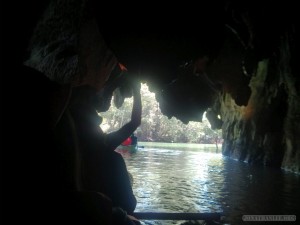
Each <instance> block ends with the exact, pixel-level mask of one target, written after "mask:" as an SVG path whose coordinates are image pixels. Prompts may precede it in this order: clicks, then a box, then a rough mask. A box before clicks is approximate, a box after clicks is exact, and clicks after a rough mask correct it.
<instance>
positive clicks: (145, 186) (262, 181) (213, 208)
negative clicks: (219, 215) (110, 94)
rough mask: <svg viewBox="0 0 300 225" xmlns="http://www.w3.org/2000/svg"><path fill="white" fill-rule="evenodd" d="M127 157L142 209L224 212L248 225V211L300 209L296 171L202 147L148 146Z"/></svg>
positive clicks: (231, 219) (291, 211) (290, 211)
mask: <svg viewBox="0 0 300 225" xmlns="http://www.w3.org/2000/svg"><path fill="white" fill-rule="evenodd" d="M124 158H125V161H126V164H127V168H128V170H129V171H130V172H131V173H132V175H133V177H134V185H133V189H134V192H135V195H136V197H137V200H138V204H137V208H136V211H140V212H223V213H224V215H225V220H224V221H223V223H224V224H225V223H229V224H241V223H243V224H247V223H245V222H242V220H241V218H242V215H244V214H248V215H257V214H272V215H274V214H279V215H282V214H295V215H296V214H297V213H299V207H298V203H297V201H299V199H300V190H299V176H296V175H294V174H290V173H285V172H283V171H281V170H276V169H272V168H265V167H259V166H249V165H248V164H245V163H241V162H237V161H233V160H230V159H227V158H225V157H223V156H222V155H221V154H214V153H207V152H201V151H186V150H185V151H182V150H170V149H155V148H145V149H140V150H139V151H138V152H137V153H136V154H134V155H132V156H130V155H127V156H124ZM146 222H147V223H148V224H180V223H182V221H172V222H171V221H146Z"/></svg>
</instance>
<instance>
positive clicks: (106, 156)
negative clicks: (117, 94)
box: [70, 82, 142, 214]
mask: <svg viewBox="0 0 300 225" xmlns="http://www.w3.org/2000/svg"><path fill="white" fill-rule="evenodd" d="M114 88H115V86H114V85H107V86H106V87H105V88H104V89H103V90H102V95H99V93H97V91H96V90H95V89H93V88H91V87H90V86H84V87H78V88H75V89H74V91H73V97H72V99H71V103H70V112H71V114H72V116H73V118H74V121H75V126H76V130H77V131H78V137H79V146H80V149H81V156H82V166H81V168H82V182H83V184H82V186H83V189H84V190H88V191H95V192H101V193H103V194H105V195H106V196H108V197H109V198H110V199H111V200H112V204H113V207H120V208H122V209H124V210H125V211H126V212H127V213H128V214H132V213H133V211H134V209H135V207H136V198H135V196H134V194H133V191H132V187H131V184H130V178H129V175H128V172H127V168H126V165H125V162H124V159H123V157H122V156H121V155H120V154H119V153H117V152H115V151H114V150H115V149H116V148H117V146H119V145H120V144H121V143H122V142H123V141H124V140H125V139H126V138H128V137H129V136H130V134H132V133H133V132H134V131H135V130H136V128H137V127H138V126H139V125H140V123H141V108H142V104H141V96H140V84H137V83H134V82H132V94H133V99H134V101H133V108H132V115H131V121H130V122H128V123H127V124H125V125H124V126H123V127H122V128H120V129H119V130H118V131H115V132H112V133H104V132H103V131H102V130H101V128H100V126H99V125H100V124H101V120H102V118H101V117H100V116H99V115H98V112H100V111H105V110H107V108H108V106H109V104H110V102H109V101H107V99H111V96H112V94H113V90H114ZM104 94H105V96H103V95H104ZM105 100H106V101H105Z"/></svg>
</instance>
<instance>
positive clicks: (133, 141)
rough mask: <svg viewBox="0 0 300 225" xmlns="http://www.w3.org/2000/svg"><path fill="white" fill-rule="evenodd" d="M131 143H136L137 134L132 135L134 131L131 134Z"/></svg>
mask: <svg viewBox="0 0 300 225" xmlns="http://www.w3.org/2000/svg"><path fill="white" fill-rule="evenodd" d="M130 138H131V144H132V145H137V136H135V135H134V133H132V134H131V136H130Z"/></svg>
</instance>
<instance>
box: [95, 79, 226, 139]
mask: <svg viewBox="0 0 300 225" xmlns="http://www.w3.org/2000/svg"><path fill="white" fill-rule="evenodd" d="M141 95H142V105H143V113H142V123H141V126H140V127H139V128H138V129H137V131H136V135H137V137H138V139H139V141H155V142H175V143H202V144H215V143H216V142H218V143H220V142H221V141H222V138H221V133H222V132H221V130H212V129H211V128H210V124H209V122H208V120H207V119H206V117H205V114H204V116H203V122H202V123H200V122H189V123H188V124H187V125H186V124H183V123H182V122H181V121H180V120H178V119H176V118H174V117H172V118H171V119H168V117H166V116H164V115H163V114H162V113H161V111H160V108H159V104H158V102H157V101H156V99H155V94H154V93H151V92H150V91H149V90H148V86H147V85H146V84H142V88H141ZM131 110H132V98H129V99H125V101H124V103H123V105H122V106H121V107H120V108H119V109H117V108H116V107H115V106H114V104H113V101H112V104H111V107H110V108H109V110H108V111H107V112H105V113H101V114H100V115H101V116H102V117H103V122H102V124H101V128H102V129H103V130H104V131H105V132H108V133H110V132H112V131H115V130H118V129H119V128H121V127H122V126H123V125H124V124H125V123H127V122H128V121H129V120H130V117H131Z"/></svg>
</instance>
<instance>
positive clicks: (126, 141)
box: [122, 137, 131, 146]
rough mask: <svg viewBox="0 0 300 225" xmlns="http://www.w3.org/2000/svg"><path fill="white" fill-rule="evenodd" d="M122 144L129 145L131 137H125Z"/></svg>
mask: <svg viewBox="0 0 300 225" xmlns="http://www.w3.org/2000/svg"><path fill="white" fill-rule="evenodd" d="M122 145H125V146H126V145H131V138H130V137H129V138H127V139H126V140H125V141H123V142H122Z"/></svg>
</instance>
